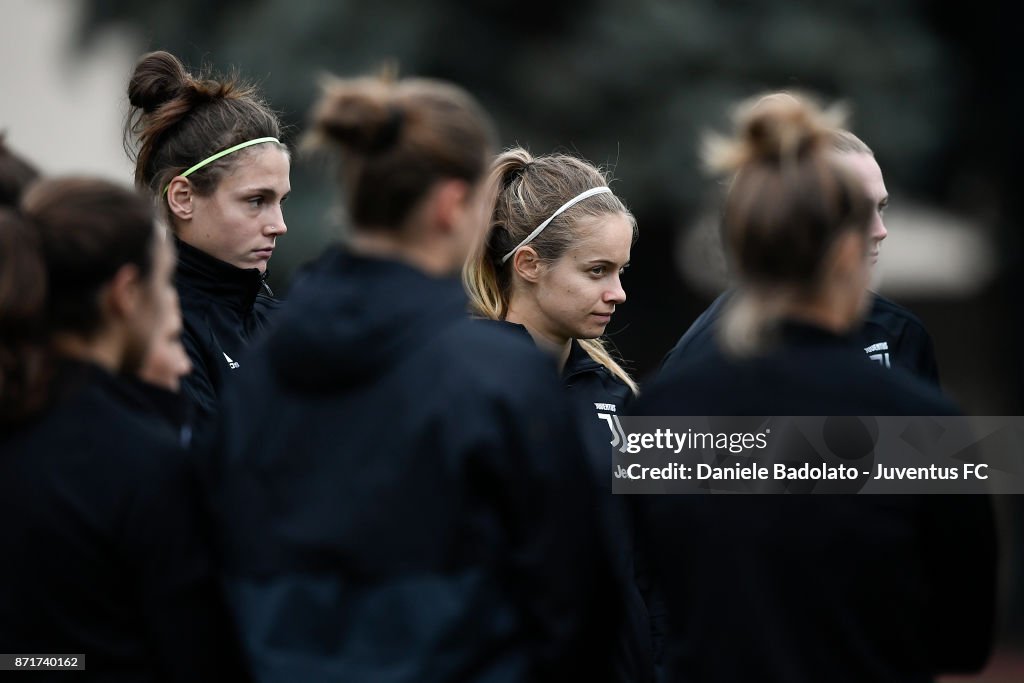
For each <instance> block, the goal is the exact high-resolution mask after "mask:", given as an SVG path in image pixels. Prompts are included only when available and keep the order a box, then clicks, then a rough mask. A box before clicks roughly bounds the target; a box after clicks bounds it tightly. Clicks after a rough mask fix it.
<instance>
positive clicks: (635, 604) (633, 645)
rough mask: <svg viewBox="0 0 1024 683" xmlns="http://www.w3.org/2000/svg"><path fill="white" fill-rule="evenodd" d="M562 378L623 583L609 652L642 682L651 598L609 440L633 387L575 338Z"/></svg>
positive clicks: (632, 681) (619, 667)
mask: <svg viewBox="0 0 1024 683" xmlns="http://www.w3.org/2000/svg"><path fill="white" fill-rule="evenodd" d="M497 324H498V325H500V326H502V327H505V328H508V329H510V330H514V331H516V332H518V333H519V334H520V335H522V336H523V338H524V339H530V338H531V337H530V333H529V332H528V331H527V329H526V328H525V327H524V326H522V325H519V324H516V323H510V322H506V321H503V322H500V323H497ZM562 382H563V383H564V385H565V389H566V393H567V394H568V396H569V399H570V401H571V402H572V405H573V408H574V409H575V413H576V416H577V420H578V424H579V426H580V432H581V434H582V436H583V441H584V445H585V446H586V450H587V455H588V457H589V459H590V464H591V466H592V467H593V468H594V473H595V476H596V478H597V484H598V491H599V492H600V495H601V497H602V499H603V500H604V502H605V507H604V508H603V509H602V511H601V514H602V515H603V516H604V517H605V518H606V519H607V522H606V524H607V527H608V529H609V535H610V539H609V544H610V545H611V547H612V548H613V551H614V553H615V559H616V563H617V568H618V571H619V576H620V581H621V582H622V584H623V585H624V598H623V603H624V609H625V619H624V621H623V624H622V626H621V628H620V631H619V634H618V638H617V641H616V644H615V651H614V655H613V656H614V669H615V674H616V680H617V681H622V682H623V683H626V682H628V683H646V682H647V681H651V680H653V679H654V646H653V644H652V623H651V617H650V614H649V611H648V605H647V602H650V601H651V600H652V597H651V595H650V594H649V592H648V591H649V588H650V587H649V585H648V581H649V577H648V576H647V575H646V573H645V572H644V571H642V570H641V571H638V570H637V567H636V558H635V552H634V545H635V540H634V531H633V522H632V519H630V517H629V511H628V510H627V509H626V507H625V506H624V505H622V504H621V500H620V499H619V498H618V497H616V496H613V495H612V490H611V489H612V485H611V481H612V476H611V474H612V443H613V442H615V443H618V441H617V440H618V439H619V438H621V437H620V436H619V432H620V431H621V428H620V426H619V423H618V419H619V416H621V415H622V414H623V413H624V412H625V410H626V406H627V405H628V404H629V402H630V401H631V400H632V398H633V392H632V390H631V389H630V388H629V386H628V385H627V384H626V383H625V382H623V381H622V380H620V379H619V378H618V377H616V376H615V375H613V374H612V373H611V371H609V370H608V369H607V368H605V367H604V366H603V365H601V364H600V363H598V362H597V361H595V360H594V359H593V358H591V357H590V354H588V353H587V352H586V350H585V349H584V348H583V347H582V346H580V344H579V342H578V341H577V340H575V339H573V340H572V341H571V342H570V348H569V356H568V358H567V359H566V362H565V367H564V368H563V369H562ZM645 598H646V600H645ZM653 607H654V611H655V612H656V613H657V612H660V609H659V607H660V605H658V604H657V603H656V601H655V604H654V605H653ZM660 619H661V617H660V614H656V616H655V625H654V626H653V628H654V629H655V630H658V629H659V626H660Z"/></svg>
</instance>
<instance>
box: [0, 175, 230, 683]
mask: <svg viewBox="0 0 1024 683" xmlns="http://www.w3.org/2000/svg"><path fill="white" fill-rule="evenodd" d="M173 258H174V257H173V252H172V249H171V247H170V246H169V244H168V240H167V238H166V237H165V234H164V231H163V230H162V229H158V226H157V224H156V221H155V216H154V212H153V208H152V204H151V203H150V202H149V201H148V199H147V198H146V197H144V196H142V195H140V194H138V193H136V192H135V191H133V190H131V189H129V188H122V187H120V186H117V185H112V184H111V183H108V182H106V181H103V180H97V179H92V178H57V179H48V180H42V181H37V182H36V183H35V184H33V185H32V186H31V187H30V188H29V189H28V190H27V192H26V193H25V195H24V197H23V198H22V201H21V204H20V211H19V212H18V213H14V212H11V211H8V210H0V544H2V545H3V547H4V548H6V549H7V550H6V551H5V553H4V561H3V562H2V563H0V648H2V649H4V650H7V651H10V652H51V653H55V654H56V653H59V654H61V655H62V656H64V655H71V656H73V655H75V654H78V655H81V654H83V653H84V655H85V656H86V658H87V660H85V661H82V660H79V661H78V664H79V665H82V666H87V667H88V669H87V670H88V671H90V672H91V676H92V678H93V679H94V680H126V681H127V680H131V681H190V680H194V678H195V675H196V672H197V671H203V672H207V673H204V675H208V676H210V677H211V678H212V679H214V680H237V679H239V678H241V674H240V672H241V669H240V668H239V659H238V657H237V647H235V646H234V645H233V644H234V640H233V637H232V631H231V629H230V627H229V621H228V619H227V612H226V610H225V608H224V603H223V596H222V594H221V592H220V588H219V584H218V582H217V576H216V573H215V571H214V568H213V563H212V553H211V550H210V548H209V546H208V544H207V541H208V538H209V535H208V530H209V526H210V521H209V519H208V517H207V514H206V510H207V509H206V508H205V507H204V506H203V504H202V501H201V499H200V495H199V488H198V483H197V480H196V478H195V476H194V472H192V470H191V469H190V464H189V463H190V461H189V460H188V459H187V458H186V457H185V454H184V453H183V452H181V450H180V449H179V448H178V445H177V442H176V440H175V438H174V436H173V435H172V434H171V433H170V432H169V431H168V430H167V429H166V427H165V425H164V423H163V422H162V421H161V420H160V419H159V418H157V417H156V416H154V415H152V414H151V413H149V412H147V411H145V410H143V409H141V408H140V407H139V404H138V397H137V395H136V394H135V391H134V386H133V385H131V384H129V381H128V379H127V376H129V375H132V374H134V373H136V372H137V371H138V370H139V367H140V366H141V365H142V362H143V358H144V357H145V355H146V352H147V350H148V349H149V347H150V346H151V344H152V341H153V336H154V334H155V331H156V330H160V329H162V328H163V327H164V326H165V322H164V321H165V320H166V318H167V317H168V316H171V315H173V314H174V312H175V308H176V304H175V296H174V289H173V286H172V283H171V271H172V269H173Z"/></svg>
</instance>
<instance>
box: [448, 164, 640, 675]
mask: <svg viewBox="0 0 1024 683" xmlns="http://www.w3.org/2000/svg"><path fill="white" fill-rule="evenodd" d="M489 182H490V188H491V192H492V194H493V197H494V205H493V210H492V212H491V219H490V224H489V226H488V229H487V232H486V234H485V235H484V237H483V239H481V240H480V242H478V243H477V245H476V247H475V249H474V252H473V253H472V255H471V256H470V258H469V260H468V261H467V262H466V267H465V268H464V270H463V284H464V286H465V288H466V291H467V293H468V294H469V299H470V304H471V307H472V311H473V313H474V314H476V315H478V316H480V317H483V318H486V319H489V320H494V321H499V322H501V324H502V325H504V326H508V327H509V328H511V329H515V330H518V331H519V332H520V333H522V334H524V335H527V334H528V335H529V336H530V337H531V338H532V339H533V341H534V342H535V343H536V344H537V346H538V347H540V348H541V349H543V350H546V351H548V352H550V353H552V354H553V355H554V356H555V357H556V359H557V360H558V367H559V369H560V370H561V377H562V380H563V383H564V385H565V387H566V391H567V393H568V395H569V397H570V399H571V400H572V401H573V403H574V406H575V408H576V411H577V415H578V421H579V426H580V431H581V434H582V436H583V439H584V442H585V445H586V447H587V452H588V454H589V456H590V459H591V462H592V464H593V466H594V468H595V471H596V472H597V477H598V482H600V485H601V489H602V493H603V495H604V496H606V498H605V500H606V502H607V507H608V511H607V512H608V515H609V517H610V522H609V524H610V526H611V528H612V544H613V546H614V548H615V552H616V555H617V560H618V561H619V568H620V572H621V574H622V575H623V577H624V583H625V585H626V595H625V597H624V601H625V604H626V612H627V615H626V616H627V619H626V623H625V624H624V627H623V628H622V629H621V630H620V633H619V636H618V641H617V643H616V650H615V652H614V653H613V658H614V664H615V675H616V679H617V680H620V681H648V680H651V679H652V676H653V655H652V645H651V628H650V621H649V617H648V611H647V607H646V606H645V603H644V599H643V597H642V596H641V595H640V592H639V589H638V588H637V585H636V582H635V581H634V574H635V570H634V567H633V541H632V533H631V528H630V525H629V524H628V523H627V521H626V517H625V515H624V513H623V511H622V510H620V509H619V506H618V505H617V502H616V501H615V500H614V499H613V498H612V496H611V490H610V484H609V483H608V482H610V481H611V477H610V476H609V475H610V474H611V472H612V463H611V447H610V444H611V443H612V442H613V440H614V439H616V438H618V436H617V434H616V432H615V427H614V424H615V421H616V420H617V419H618V415H619V414H621V413H622V412H623V410H624V408H625V406H626V404H627V403H628V402H629V401H630V400H631V399H632V397H633V396H635V395H636V393H637V385H636V383H635V382H634V381H633V379H632V378H631V377H630V376H629V374H628V373H627V372H626V371H625V370H624V369H623V368H622V366H621V365H619V363H617V362H616V361H615V360H614V359H613V358H612V355H611V353H609V351H608V349H607V348H606V347H605V344H604V342H603V341H602V339H601V337H602V335H603V334H604V333H605V330H606V328H607V326H608V323H609V322H610V321H611V318H612V315H613V314H614V312H615V309H616V307H617V306H619V305H621V304H622V303H624V302H625V301H626V292H625V290H624V289H623V285H622V279H621V278H622V274H623V271H624V270H625V269H626V267H627V266H628V265H629V258H630V256H629V255H630V248H631V247H632V245H633V242H634V241H635V240H636V233H637V229H636V221H635V220H634V218H633V215H632V214H631V213H630V212H629V209H627V208H626V206H625V204H623V202H622V200H621V199H619V198H618V197H617V196H616V195H615V193H614V192H612V190H611V189H610V188H609V187H608V179H607V178H606V177H605V175H604V173H602V172H601V171H600V170H598V169H597V168H595V167H594V166H592V165H591V164H589V163H587V162H586V161H584V160H582V159H579V158H576V157H573V156H568V155H564V154H551V155H545V156H539V157H534V156H532V155H531V154H530V153H529V152H527V151H526V150H525V149H522V148H513V149H509V150H506V151H505V152H504V153H502V154H500V155H499V156H498V157H497V158H496V159H495V160H494V162H493V163H492V165H491V173H490V178H489Z"/></svg>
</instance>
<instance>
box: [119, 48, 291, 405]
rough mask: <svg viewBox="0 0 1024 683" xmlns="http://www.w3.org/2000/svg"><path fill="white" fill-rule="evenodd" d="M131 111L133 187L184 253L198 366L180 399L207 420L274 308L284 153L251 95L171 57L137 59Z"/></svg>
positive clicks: (189, 340)
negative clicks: (147, 198) (270, 275)
mask: <svg viewBox="0 0 1024 683" xmlns="http://www.w3.org/2000/svg"><path fill="white" fill-rule="evenodd" d="M128 101H129V103H130V104H131V107H132V108H131V111H130V113H129V115H128V119H127V120H126V122H125V147H126V149H129V150H134V158H135V183H136V185H138V186H139V187H140V188H144V189H146V190H148V191H149V193H150V194H151V195H152V196H153V197H154V199H155V200H156V201H157V203H158V204H159V205H160V210H161V213H162V215H163V216H164V218H165V219H166V220H167V222H168V224H169V225H170V226H171V228H172V230H173V232H174V235H175V238H176V242H177V247H178V268H177V274H176V278H175V281H176V285H177V288H178V294H179V296H180V297H181V309H182V315H183V318H184V330H183V334H182V342H183V343H184V345H185V349H186V350H187V351H188V355H189V358H190V359H191V361H192V368H193V369H192V372H191V373H190V374H189V375H187V376H186V377H185V378H184V380H183V382H182V390H183V391H184V393H185V395H186V396H187V397H188V398H189V399H190V400H191V401H192V402H193V403H194V404H195V407H196V409H197V411H198V412H199V416H200V417H204V416H209V415H210V414H211V413H213V411H214V410H215V407H216V404H217V397H218V395H219V394H220V390H221V387H222V385H223V383H224V381H225V379H226V378H227V377H229V376H230V375H232V374H234V373H236V372H238V371H240V364H239V361H238V360H237V359H238V357H239V355H240V354H241V352H242V351H243V349H244V348H245V347H246V346H247V345H248V344H249V342H250V341H251V340H252V339H253V337H255V335H256V334H257V333H258V332H259V331H260V330H262V329H263V328H264V327H265V326H266V324H267V322H268V320H269V316H270V315H271V312H272V310H273V308H275V306H276V300H275V299H273V295H272V293H271V291H270V288H269V287H268V286H267V284H266V270H267V262H268V261H269V260H270V257H271V255H272V254H273V252H274V248H275V246H276V243H277V238H278V237H280V236H281V235H283V234H285V232H287V230H288V228H287V226H286V225H285V222H284V215H283V213H282V204H283V202H284V201H285V200H286V199H287V197H288V193H289V192H290V191H291V185H290V183H289V180H288V174H289V168H290V157H289V153H288V149H287V147H285V145H284V144H283V143H282V142H281V141H280V136H281V126H280V123H279V121H278V119H277V116H276V115H275V114H274V112H273V111H271V110H270V108H269V107H268V106H267V105H266V104H265V103H264V102H263V101H262V100H261V99H260V97H259V94H258V92H257V90H256V88H255V87H254V86H252V85H248V84H245V83H242V82H241V81H239V80H238V79H237V78H235V77H219V78H213V77H209V76H207V75H204V74H200V75H192V74H190V73H189V72H188V71H186V70H185V67H184V66H183V65H182V63H181V61H179V60H178V58H177V57H175V56H174V55H171V54H169V53H167V52H151V53H149V54H146V55H143V56H142V58H140V59H139V61H138V63H137V64H136V66H135V71H134V72H133V74H132V77H131V79H130V80H129V82H128Z"/></svg>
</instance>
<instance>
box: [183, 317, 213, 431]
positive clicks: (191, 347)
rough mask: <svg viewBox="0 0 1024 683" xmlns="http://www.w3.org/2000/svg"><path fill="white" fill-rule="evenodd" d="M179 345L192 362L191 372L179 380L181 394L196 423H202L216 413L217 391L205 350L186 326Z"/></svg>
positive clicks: (192, 331)
mask: <svg viewBox="0 0 1024 683" xmlns="http://www.w3.org/2000/svg"><path fill="white" fill-rule="evenodd" d="M181 344H182V346H184V347H185V353H187V354H188V357H189V360H191V361H192V372H190V373H189V374H187V375H185V376H184V377H183V378H182V380H181V393H182V395H183V396H184V397H185V398H186V400H187V401H188V403H189V412H190V413H191V415H192V416H193V417H194V418H195V420H196V422H204V421H206V420H208V419H209V418H210V417H211V416H212V415H214V414H215V412H216V406H217V389H216V387H215V385H214V378H213V377H212V376H211V373H212V372H213V369H212V368H210V367H209V366H208V360H207V354H206V353H205V348H204V347H203V345H202V344H201V343H200V340H199V339H198V338H197V335H196V332H195V331H194V330H192V329H189V327H187V326H186V328H185V329H184V330H183V331H182V333H181Z"/></svg>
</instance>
